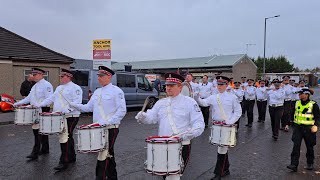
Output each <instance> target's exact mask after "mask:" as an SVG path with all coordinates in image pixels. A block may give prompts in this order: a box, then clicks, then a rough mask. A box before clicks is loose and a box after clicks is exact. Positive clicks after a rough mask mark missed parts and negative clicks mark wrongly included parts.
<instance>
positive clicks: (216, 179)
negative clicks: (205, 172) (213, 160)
mask: <svg viewBox="0 0 320 180" xmlns="http://www.w3.org/2000/svg"><path fill="white" fill-rule="evenodd" d="M210 180H221V176H220V175H217V174H216V175H214V177H213V178H211V179H210Z"/></svg>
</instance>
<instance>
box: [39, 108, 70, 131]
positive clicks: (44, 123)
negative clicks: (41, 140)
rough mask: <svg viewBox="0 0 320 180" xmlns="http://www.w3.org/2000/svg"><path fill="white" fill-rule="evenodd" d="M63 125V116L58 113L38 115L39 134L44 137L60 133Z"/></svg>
mask: <svg viewBox="0 0 320 180" xmlns="http://www.w3.org/2000/svg"><path fill="white" fill-rule="evenodd" d="M64 123H65V122H64V116H63V114H62V113H60V112H54V113H50V112H43V113H40V121H39V126H40V128H39V133H40V134H45V135H49V134H56V133H61V132H62V130H63V128H64Z"/></svg>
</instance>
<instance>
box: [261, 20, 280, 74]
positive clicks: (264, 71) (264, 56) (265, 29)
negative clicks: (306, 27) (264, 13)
mask: <svg viewBox="0 0 320 180" xmlns="http://www.w3.org/2000/svg"><path fill="white" fill-rule="evenodd" d="M277 17H280V15H277V16H272V17H267V18H264V46H263V77H264V78H265V76H266V36H267V35H266V33H267V19H272V18H277Z"/></svg>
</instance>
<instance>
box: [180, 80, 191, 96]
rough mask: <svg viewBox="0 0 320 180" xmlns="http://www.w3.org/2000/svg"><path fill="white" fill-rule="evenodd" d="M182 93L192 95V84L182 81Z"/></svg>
mask: <svg viewBox="0 0 320 180" xmlns="http://www.w3.org/2000/svg"><path fill="white" fill-rule="evenodd" d="M181 94H182V95H184V96H189V97H192V90H191V86H190V84H189V83H188V82H183V83H182V90H181Z"/></svg>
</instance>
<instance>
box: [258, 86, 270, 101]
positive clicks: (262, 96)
mask: <svg viewBox="0 0 320 180" xmlns="http://www.w3.org/2000/svg"><path fill="white" fill-rule="evenodd" d="M256 95H257V100H267V99H268V91H267V87H265V86H264V87H258V88H256Z"/></svg>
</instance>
